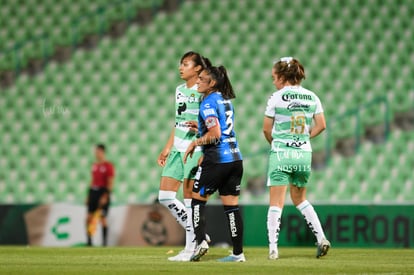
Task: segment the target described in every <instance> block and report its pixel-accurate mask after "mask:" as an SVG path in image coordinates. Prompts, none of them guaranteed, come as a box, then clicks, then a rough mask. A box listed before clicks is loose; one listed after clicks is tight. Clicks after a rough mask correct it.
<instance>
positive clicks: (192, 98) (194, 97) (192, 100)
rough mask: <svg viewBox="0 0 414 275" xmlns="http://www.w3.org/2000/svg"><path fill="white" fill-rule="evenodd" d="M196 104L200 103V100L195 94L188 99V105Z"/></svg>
mask: <svg viewBox="0 0 414 275" xmlns="http://www.w3.org/2000/svg"><path fill="white" fill-rule="evenodd" d="M195 102H198V99H197V98H196V96H195V94H191V95H190V96H189V97H188V103H195Z"/></svg>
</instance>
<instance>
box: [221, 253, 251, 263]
mask: <svg viewBox="0 0 414 275" xmlns="http://www.w3.org/2000/svg"><path fill="white" fill-rule="evenodd" d="M217 261H218V262H223V263H225V262H245V261H246V258H245V257H244V254H243V253H242V254H240V255H234V254H231V255H229V256H227V257H224V258H221V259H218V260H217Z"/></svg>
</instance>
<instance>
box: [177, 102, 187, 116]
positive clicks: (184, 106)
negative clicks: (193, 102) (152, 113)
mask: <svg viewBox="0 0 414 275" xmlns="http://www.w3.org/2000/svg"><path fill="white" fill-rule="evenodd" d="M185 110H187V104H185V102H181V103H179V104H178V109H177V113H178V115H181V114H182V113H184V112H185Z"/></svg>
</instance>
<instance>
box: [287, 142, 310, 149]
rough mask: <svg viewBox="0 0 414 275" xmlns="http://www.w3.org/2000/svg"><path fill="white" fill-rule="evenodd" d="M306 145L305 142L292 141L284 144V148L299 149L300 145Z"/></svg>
mask: <svg viewBox="0 0 414 275" xmlns="http://www.w3.org/2000/svg"><path fill="white" fill-rule="evenodd" d="M306 143H307V142H306V141H303V142H301V141H299V140H294V141H292V142H286V146H287V147H296V148H299V147H301V146H302V145H305V144H306Z"/></svg>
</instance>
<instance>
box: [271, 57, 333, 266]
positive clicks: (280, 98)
mask: <svg viewBox="0 0 414 275" xmlns="http://www.w3.org/2000/svg"><path fill="white" fill-rule="evenodd" d="M272 78H273V84H274V85H275V87H276V89H277V91H276V92H274V93H273V95H272V96H271V97H270V98H269V100H268V102H267V107H266V111H265V118H264V122H263V133H264V136H265V138H266V140H267V142H269V144H270V146H271V149H270V154H269V162H268V163H269V167H268V178H267V186H269V189H270V191H269V193H270V207H269V210H268V214H267V229H268V238H269V259H270V260H276V259H278V258H279V252H278V247H277V242H278V237H279V230H280V221H281V216H282V209H283V206H284V203H285V195H286V191H287V187H288V186H289V185H290V197H291V198H292V202H293V204H294V205H295V206H296V208H297V209H298V210H299V211H300V212H301V213H302V215H303V217H304V218H305V221H306V223H307V225H308V226H309V228H310V229H311V230H312V233H313V234H314V235H315V237H316V240H317V246H318V248H317V251H316V257H317V258H319V257H321V256H325V255H326V254H327V253H328V250H329V248H330V246H331V244H330V243H329V241H328V240H327V239H326V237H325V234H324V232H323V229H322V226H321V223H320V221H319V218H318V215H317V214H316V212H315V210H314V208H313V206H312V205H311V204H310V202H309V201H308V200H306V185H307V183H308V180H309V176H310V173H311V161H312V147H311V144H310V139H312V138H314V137H316V136H318V135H319V134H320V133H321V132H322V131H323V130H325V127H326V123H325V117H324V114H323V109H322V105H321V102H320V100H319V98H318V96H317V95H316V94H315V93H314V92H312V91H309V90H307V89H305V88H303V87H302V86H301V85H300V83H301V81H302V79H304V78H305V70H304V68H303V66H302V64H301V63H300V62H299V61H298V60H297V59H294V58H292V57H283V58H281V59H280V60H278V61H276V62H275V63H274V65H273V69H272ZM312 120H313V121H314V125H313V126H311V125H312Z"/></svg>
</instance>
